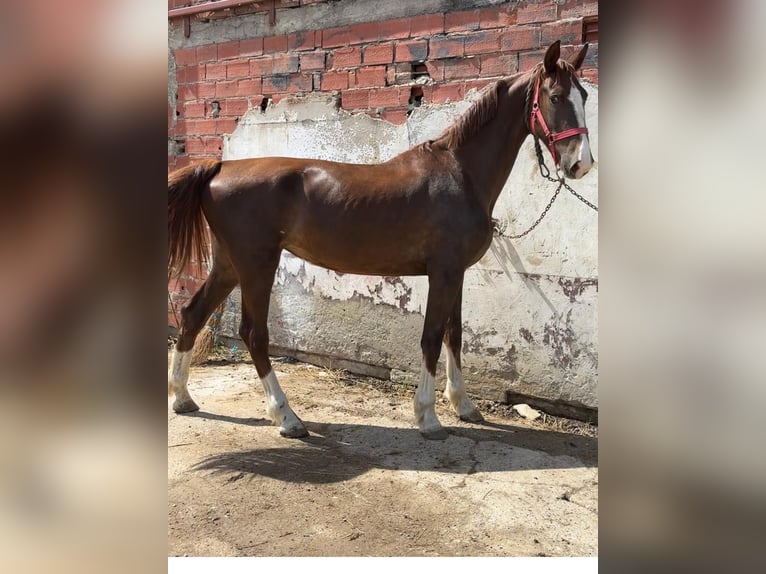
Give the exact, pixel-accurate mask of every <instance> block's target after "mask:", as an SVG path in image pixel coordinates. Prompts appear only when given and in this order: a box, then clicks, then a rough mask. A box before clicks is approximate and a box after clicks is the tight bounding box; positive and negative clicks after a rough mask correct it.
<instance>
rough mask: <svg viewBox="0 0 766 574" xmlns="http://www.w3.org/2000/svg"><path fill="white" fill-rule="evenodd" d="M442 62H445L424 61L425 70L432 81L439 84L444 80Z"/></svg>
mask: <svg viewBox="0 0 766 574" xmlns="http://www.w3.org/2000/svg"><path fill="white" fill-rule="evenodd" d="M444 62H446V60H428V61H426V69H427V70H428V75H429V76H430V77H431V79H432V80H434V81H436V82H441V81H442V80H443V79H444Z"/></svg>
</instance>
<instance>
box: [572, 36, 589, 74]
mask: <svg viewBox="0 0 766 574" xmlns="http://www.w3.org/2000/svg"><path fill="white" fill-rule="evenodd" d="M587 53H588V43H587V42H586V43H585V44H583V47H582V48H580V51H579V52H577V54H575V55H574V56H571V57H570V58H569V60H567V61H568V62H569V63H570V64H572V66H573V67H574V69H575V70H579V69H580V67H581V66H582V63H583V61H584V60H585V55H586V54H587Z"/></svg>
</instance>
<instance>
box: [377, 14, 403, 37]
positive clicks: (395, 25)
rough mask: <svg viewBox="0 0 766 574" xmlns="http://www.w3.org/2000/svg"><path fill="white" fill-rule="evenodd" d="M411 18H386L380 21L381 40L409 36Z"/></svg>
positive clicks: (379, 32) (379, 33)
mask: <svg viewBox="0 0 766 574" xmlns="http://www.w3.org/2000/svg"><path fill="white" fill-rule="evenodd" d="M409 36H410V19H409V18H399V19H397V20H385V21H383V22H378V37H379V38H380V39H381V40H399V39H401V38H409Z"/></svg>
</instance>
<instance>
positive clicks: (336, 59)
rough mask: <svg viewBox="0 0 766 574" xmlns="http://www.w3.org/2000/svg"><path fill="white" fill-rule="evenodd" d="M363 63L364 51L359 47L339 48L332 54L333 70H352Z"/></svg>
mask: <svg viewBox="0 0 766 574" xmlns="http://www.w3.org/2000/svg"><path fill="white" fill-rule="evenodd" d="M361 63H362V50H361V48H359V47H358V46H354V47H352V48H338V49H336V50H333V53H332V67H333V68H350V67H352V66H358V65H359V64H361Z"/></svg>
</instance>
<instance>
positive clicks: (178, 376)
mask: <svg viewBox="0 0 766 574" xmlns="http://www.w3.org/2000/svg"><path fill="white" fill-rule="evenodd" d="M216 251H217V250H216V249H214V250H213V266H212V269H211V270H210V274H209V275H208V277H207V279H205V282H204V283H203V284H202V287H200V289H199V291H197V292H196V293H195V294H194V296H193V297H192V298H191V300H190V301H189V302H188V303H187V304H186V305H184V307H183V309H181V328H180V329H179V333H178V342H177V343H176V346H175V349H173V358H172V360H171V367H170V374H169V376H168V394H175V401H174V402H173V410H174V411H175V412H177V413H188V412H192V411H196V410H198V409H199V407H198V406H197V403H195V402H194V400H193V399H192V398H191V396H190V395H189V391H188V389H187V388H186V382H187V380H188V379H189V365H190V364H191V355H192V353H191V351H192V348H193V347H194V340H195V339H196V338H197V334H198V333H199V332H200V331H201V330H202V327H203V326H204V325H205V322H206V321H207V320H208V317H210V314H211V313H212V312H213V311H214V310H215V308H216V307H218V306H219V305H220V304H221V303H222V302H223V300H224V299H226V296H227V295H228V294H229V293H231V290H232V289H234V287H235V286H236V285H237V282H238V279H237V274H236V271H235V270H234V268H233V267H232V265H231V263H230V261H229V260H228V258H226V257H224V256H223V255H222V254H220V253H216Z"/></svg>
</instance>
